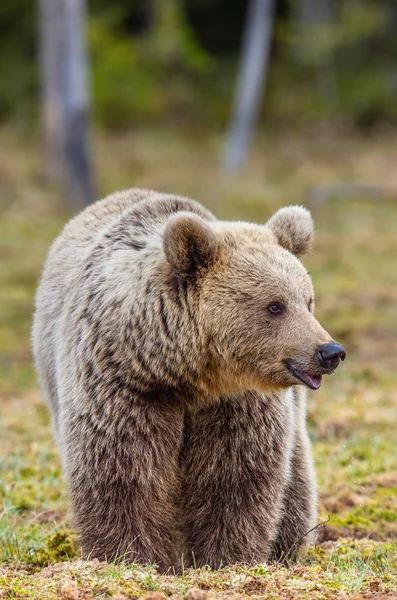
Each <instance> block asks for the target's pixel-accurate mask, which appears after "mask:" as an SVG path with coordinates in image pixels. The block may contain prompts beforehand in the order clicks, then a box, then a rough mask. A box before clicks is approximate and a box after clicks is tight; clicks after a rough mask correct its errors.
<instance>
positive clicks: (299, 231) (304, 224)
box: [267, 206, 314, 257]
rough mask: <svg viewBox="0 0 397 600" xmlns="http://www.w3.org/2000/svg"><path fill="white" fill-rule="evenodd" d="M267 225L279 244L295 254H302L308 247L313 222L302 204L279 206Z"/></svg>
mask: <svg viewBox="0 0 397 600" xmlns="http://www.w3.org/2000/svg"><path fill="white" fill-rule="evenodd" d="M267 227H269V229H270V230H271V231H272V233H273V235H274V236H275V238H276V240H277V242H278V243H279V244H280V246H282V247H283V248H285V249H286V250H289V251H290V252H292V254H295V256H298V257H299V256H302V254H305V253H306V252H307V251H308V250H309V249H310V246H311V243H312V241H313V236H314V224H313V219H312V216H311V214H310V212H309V211H308V210H307V209H306V208H304V207H303V206H286V207H285V208H281V209H280V210H278V211H277V212H276V214H275V215H273V217H272V218H271V219H270V220H269V221H268V222H267Z"/></svg>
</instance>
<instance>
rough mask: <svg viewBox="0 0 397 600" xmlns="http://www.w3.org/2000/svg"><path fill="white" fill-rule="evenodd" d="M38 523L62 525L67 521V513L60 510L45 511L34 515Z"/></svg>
mask: <svg viewBox="0 0 397 600" xmlns="http://www.w3.org/2000/svg"><path fill="white" fill-rule="evenodd" d="M32 517H33V519H34V520H35V522H36V523H40V525H41V524H43V523H60V522H61V521H64V519H65V513H63V512H61V511H60V510H43V511H41V512H35V513H33V515H32Z"/></svg>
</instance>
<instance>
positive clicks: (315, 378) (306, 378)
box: [285, 360, 323, 390]
mask: <svg viewBox="0 0 397 600" xmlns="http://www.w3.org/2000/svg"><path fill="white" fill-rule="evenodd" d="M285 365H286V367H287V369H288V371H289V372H290V373H291V374H292V375H293V376H294V377H296V378H297V379H299V380H300V381H301V382H302V383H304V384H305V385H307V387H309V388H310V389H311V390H318V388H319V387H320V386H321V382H322V379H323V376H322V375H315V374H314V373H309V372H308V371H301V370H300V369H298V368H297V367H296V366H295V365H294V364H293V361H290V360H287V361H285Z"/></svg>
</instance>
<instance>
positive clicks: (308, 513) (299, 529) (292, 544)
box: [270, 428, 317, 562]
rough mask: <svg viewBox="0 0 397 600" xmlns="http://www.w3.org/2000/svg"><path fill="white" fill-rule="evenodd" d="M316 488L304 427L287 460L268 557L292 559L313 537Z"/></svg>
mask: <svg viewBox="0 0 397 600" xmlns="http://www.w3.org/2000/svg"><path fill="white" fill-rule="evenodd" d="M316 523H317V491H316V480H315V475H314V469H313V465H312V458H311V449H310V441H309V438H308V435H307V432H306V431H305V429H303V428H302V429H301V431H298V433H297V438H296V441H295V446H294V450H293V455H292V460H291V479H290V481H289V483H288V486H287V488H286V491H285V497H284V501H283V517H282V519H281V521H280V523H279V526H278V534H277V538H276V539H275V541H274V543H273V546H272V551H271V556H270V559H271V560H273V561H277V562H288V561H289V560H294V559H295V558H296V556H297V553H298V551H299V549H300V548H302V547H303V546H307V545H308V544H311V543H313V542H314V541H315V539H316V535H315V531H313V528H314V527H315V526H316Z"/></svg>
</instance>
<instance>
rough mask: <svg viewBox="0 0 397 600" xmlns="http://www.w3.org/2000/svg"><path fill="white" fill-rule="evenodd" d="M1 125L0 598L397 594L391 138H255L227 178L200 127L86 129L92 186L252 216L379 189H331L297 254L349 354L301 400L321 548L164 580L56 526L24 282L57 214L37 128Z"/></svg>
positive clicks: (55, 487)
mask: <svg viewBox="0 0 397 600" xmlns="http://www.w3.org/2000/svg"><path fill="white" fill-rule="evenodd" d="M1 133H2V139H3V144H2V147H1V148H0V182H1V183H0V211H1V222H0V236H1V242H0V247H1V252H0V257H1V258H0V306H1V311H0V358H1V365H0V417H1V422H0V439H1V449H0V471H1V475H0V496H1V499H2V502H3V509H2V513H1V519H0V598H35V599H43V600H50V599H52V598H61V599H63V600H68V599H70V600H74V599H79V598H82V599H83V598H84V599H88V598H106V597H114V598H119V599H121V598H139V597H141V596H143V595H145V594H146V595H147V597H148V598H149V597H151V598H152V600H160V598H164V596H163V595H162V594H164V595H165V596H167V597H174V598H177V597H186V598H188V599H190V600H203V599H204V598H210V597H215V598H232V597H233V598H242V597H248V596H249V597H252V598H255V597H257V598H258V597H261V598H282V599H284V598H285V599H290V598H318V599H323V598H324V599H325V598H345V597H355V598H357V599H358V598H381V597H390V598H391V597H397V582H396V579H397V575H396V573H397V514H396V506H397V465H396V447H397V433H396V427H395V424H396V422H397V372H396V347H397V344H396V342H397V311H396V304H397V201H396V197H397V195H396V194H395V190H397V171H396V170H395V164H396V163H397V143H396V142H395V141H393V140H391V139H372V140H368V139H367V140H359V139H344V140H336V139H332V138H330V139H326V138H325V137H324V135H320V134H318V133H317V134H316V135H315V136H310V137H311V139H303V138H300V137H291V136H290V135H288V136H287V135H284V136H283V138H282V139H281V140H280V139H276V138H269V139H262V140H261V142H260V143H259V144H258V145H257V147H256V149H255V153H254V156H253V160H252V161H251V164H250V167H249V169H248V170H247V172H246V173H245V174H244V176H241V177H239V178H236V179H233V180H226V179H224V178H222V177H220V176H219V174H218V158H217V157H218V153H219V150H220V141H219V140H216V139H213V138H203V139H200V138H197V137H196V138H188V137H185V138H183V139H180V138H176V137H174V136H171V135H170V134H169V133H168V134H167V133H165V132H161V131H157V132H153V131H150V132H146V131H141V132H136V133H135V134H124V135H119V136H117V137H114V138H110V137H107V138H105V137H102V136H97V137H96V138H95V155H96V164H97V165H98V166H97V173H98V178H99V188H100V190H101V195H104V194H105V193H107V192H110V191H114V190H115V189H117V188H122V187H132V186H141V187H151V188H156V189H159V190H164V191H172V192H177V193H182V194H187V195H191V196H192V197H195V198H196V199H198V200H200V201H202V202H203V203H205V204H206V205H207V206H209V207H210V208H211V209H213V210H214V211H215V213H216V214H217V215H218V216H220V217H223V218H229V219H237V218H241V219H245V220H255V221H258V222H264V221H265V220H266V219H267V218H268V217H269V216H270V214H271V213H272V212H273V211H274V209H276V208H277V207H279V206H281V205H283V204H287V203H304V204H305V203H307V201H308V198H309V193H310V190H311V189H312V188H313V187H315V186H317V185H319V184H321V185H324V184H326V183H331V182H334V181H354V182H363V181H364V182H367V183H377V184H379V183H380V184H381V185H385V186H387V188H388V190H390V193H388V195H387V196H386V198H385V199H382V200H364V199H362V198H354V197H340V198H333V199H331V200H330V201H329V202H328V203H327V204H325V205H324V206H323V207H320V208H318V209H317V211H316V213H315V218H316V224H317V232H318V235H317V241H316V246H315V249H314V252H313V253H312V255H311V256H310V257H309V258H308V259H307V261H306V264H307V265H308V268H309V270H310V272H311V274H312V277H313V280H314V283H315V287H316V289H317V315H318V317H319V318H320V320H321V322H322V323H323V324H324V326H325V327H326V328H328V329H329V330H330V331H331V332H332V333H333V335H334V336H335V338H336V339H337V340H338V341H341V342H342V343H344V345H345V346H346V347H347V349H348V355H349V356H348V360H347V361H346V362H345V363H344V364H343V367H342V368H341V369H340V370H339V372H338V373H337V374H336V375H335V376H334V377H333V378H330V379H328V380H327V381H325V382H324V385H323V387H322V388H321V390H320V391H319V392H317V393H311V394H310V399H309V425H310V431H311V434H312V438H313V444H314V454H315V458H316V463H317V471H318V477H319V485H320V498H321V506H320V508H321V518H322V519H323V520H326V519H327V518H328V515H329V516H330V521H329V523H328V524H327V526H326V527H325V528H323V529H322V530H321V538H322V541H321V543H320V544H319V545H317V546H316V547H315V548H312V549H311V550H310V551H309V552H308V554H307V555H306V556H303V557H301V559H300V560H299V562H298V564H296V565H295V566H293V567H291V568H290V569H285V568H282V567H279V566H277V565H270V566H266V565H260V566H257V567H252V568H247V567H245V568H243V567H238V566H236V567H233V568H229V569H224V570H220V571H216V572H211V571H208V570H191V571H187V572H185V573H183V574H182V575H179V576H176V575H172V574H169V575H167V576H161V575H158V574H157V573H156V571H155V570H154V569H147V568H145V569H143V568H141V567H140V566H138V565H136V566H133V567H127V566H123V565H121V566H115V565H106V564H101V563H98V562H95V561H92V562H86V561H82V560H80V559H79V552H78V548H76V547H75V543H74V536H73V533H72V532H71V531H70V530H69V529H68V525H67V517H66V507H67V501H66V497H65V489H64V484H63V481H62V476H61V471H60V465H59V458H58V454H57V451H56V449H55V447H54V444H53V441H52V437H51V432H50V426H49V418H48V414H47V412H46V409H45V408H44V407H43V404H42V401H41V398H40V392H39V391H37V388H36V383H35V378H34V373H33V370H32V367H31V359H30V353H29V328H30V317H31V311H32V306H33V294H34V288H35V286H36V282H37V278H38V274H39V270H40V266H41V264H42V261H43V258H44V256H45V251H46V248H47V246H48V244H49V242H50V240H51V239H52V238H53V236H55V235H56V233H57V232H58V231H59V229H60V227H61V224H62V222H63V221H64V220H65V219H66V213H65V212H63V211H62V209H61V207H60V204H59V201H58V199H57V193H56V190H55V189H54V188H53V187H51V186H50V185H49V184H48V182H46V181H45V179H44V178H43V177H42V176H41V170H40V163H39V153H38V151H37V146H36V142H35V139H30V138H28V137H27V136H26V134H23V133H21V132H18V131H16V130H15V129H5V130H3V131H2V132H1ZM393 190H394V191H393ZM150 595H151V596H150Z"/></svg>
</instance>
